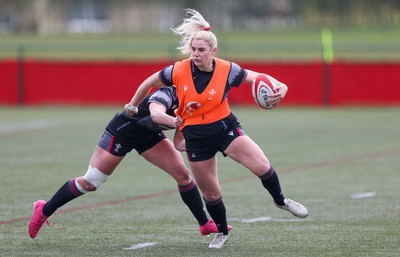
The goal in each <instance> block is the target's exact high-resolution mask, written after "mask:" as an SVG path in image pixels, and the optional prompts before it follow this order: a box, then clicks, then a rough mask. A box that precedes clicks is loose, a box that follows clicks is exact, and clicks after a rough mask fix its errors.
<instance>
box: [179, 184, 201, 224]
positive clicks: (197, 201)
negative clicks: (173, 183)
mask: <svg viewBox="0 0 400 257" xmlns="http://www.w3.org/2000/svg"><path fill="white" fill-rule="evenodd" d="M178 188H179V193H180V194H181V197H182V200H183V202H184V203H185V204H186V205H187V206H188V207H189V209H190V211H191V212H192V213H193V216H194V217H195V218H196V220H197V222H198V223H199V225H200V226H203V225H204V224H206V223H207V221H208V218H207V215H206V212H205V211H204V206H203V201H202V200H201V196H200V193H199V190H198V189H197V185H196V183H194V181H193V180H192V182H190V183H189V184H187V185H183V186H181V185H178Z"/></svg>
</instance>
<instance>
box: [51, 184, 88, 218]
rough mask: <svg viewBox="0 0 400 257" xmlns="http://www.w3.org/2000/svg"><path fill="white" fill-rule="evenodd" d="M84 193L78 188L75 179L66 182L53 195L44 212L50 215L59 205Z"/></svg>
mask: <svg viewBox="0 0 400 257" xmlns="http://www.w3.org/2000/svg"><path fill="white" fill-rule="evenodd" d="M82 194H83V193H82V192H81V191H79V190H78V188H76V185H75V179H71V180H70V181H68V182H66V183H65V184H64V185H63V186H62V187H60V189H58V191H57V192H56V193H55V194H54V195H53V197H52V198H51V199H50V200H49V201H48V202H47V203H46V204H45V205H44V206H43V214H44V215H46V216H47V217H50V215H52V214H53V213H54V212H55V211H56V210H57V209H58V208H59V207H61V206H63V205H64V204H66V203H68V202H69V201H71V200H73V199H75V198H77V197H78V196H81V195H82Z"/></svg>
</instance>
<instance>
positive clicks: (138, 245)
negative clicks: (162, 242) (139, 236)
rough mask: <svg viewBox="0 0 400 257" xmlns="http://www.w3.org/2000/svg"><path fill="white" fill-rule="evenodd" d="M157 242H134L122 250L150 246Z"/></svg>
mask: <svg viewBox="0 0 400 257" xmlns="http://www.w3.org/2000/svg"><path fill="white" fill-rule="evenodd" d="M155 244H157V243H156V242H146V243H140V244H135V245H132V246H130V247H127V248H124V250H136V249H140V248H145V247H150V246H153V245H155Z"/></svg>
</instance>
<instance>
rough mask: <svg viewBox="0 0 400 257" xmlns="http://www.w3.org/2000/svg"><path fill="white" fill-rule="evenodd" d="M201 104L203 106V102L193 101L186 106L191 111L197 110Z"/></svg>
mask: <svg viewBox="0 0 400 257" xmlns="http://www.w3.org/2000/svg"><path fill="white" fill-rule="evenodd" d="M200 106H201V103H198V102H193V101H190V102H188V103H187V105H186V107H187V108H188V109H189V110H190V111H194V110H196V109H197V108H199V107H200Z"/></svg>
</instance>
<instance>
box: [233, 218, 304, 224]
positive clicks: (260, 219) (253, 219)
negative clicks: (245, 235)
mask: <svg viewBox="0 0 400 257" xmlns="http://www.w3.org/2000/svg"><path fill="white" fill-rule="evenodd" d="M229 220H231V221H239V222H243V223H255V222H263V221H272V222H299V221H304V220H301V219H274V218H272V217H256V218H251V219H238V218H233V219H229Z"/></svg>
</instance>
